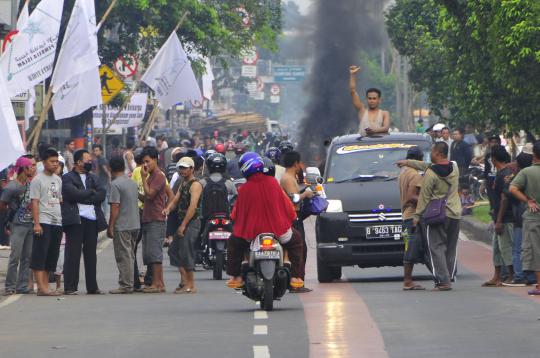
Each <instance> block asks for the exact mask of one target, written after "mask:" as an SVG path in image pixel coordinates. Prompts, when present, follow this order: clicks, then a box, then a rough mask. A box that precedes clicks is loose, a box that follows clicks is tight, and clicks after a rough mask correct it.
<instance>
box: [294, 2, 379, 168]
mask: <svg viewBox="0 0 540 358" xmlns="http://www.w3.org/2000/svg"><path fill="white" fill-rule="evenodd" d="M383 3H384V2H383V1H380V0H333V1H328V0H318V1H317V2H316V10H315V14H314V22H315V32H314V34H313V37H314V38H313V43H314V48H313V56H314V64H313V68H312V71H311V77H310V78H309V79H308V82H307V88H306V89H305V90H306V92H307V93H309V103H308V106H307V107H306V110H305V117H304V118H303V119H302V123H301V126H300V131H299V133H301V134H302V135H301V137H300V138H299V139H300V148H301V149H302V150H303V151H304V153H303V156H304V158H305V159H306V160H307V161H313V160H314V159H315V157H316V156H317V155H319V156H324V147H323V142H324V140H326V139H329V138H333V137H335V136H337V135H342V134H346V133H347V132H348V131H349V130H355V131H356V130H358V117H357V114H356V111H355V109H354V107H353V105H352V101H351V96H350V94H349V66H350V65H351V64H357V65H360V66H361V64H359V63H358V60H357V59H358V53H359V50H360V49H367V48H373V47H377V48H378V47H380V46H381V42H382V40H383V36H382V34H383V23H382V21H381V17H380V14H381V11H382V6H383ZM361 88H362V87H361V84H360V85H359V91H360V90H361ZM359 93H360V92H359ZM360 95H361V97H362V93H360Z"/></svg>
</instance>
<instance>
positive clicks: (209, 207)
mask: <svg viewBox="0 0 540 358" xmlns="http://www.w3.org/2000/svg"><path fill="white" fill-rule="evenodd" d="M225 182H226V179H225V178H221V180H220V181H218V182H214V181H213V180H211V179H210V178H206V185H205V187H204V189H203V193H202V204H201V214H202V217H203V218H204V219H208V218H209V217H210V216H211V215H213V214H218V213H223V214H229V212H230V205H229V192H228V191H227V186H226V185H225Z"/></svg>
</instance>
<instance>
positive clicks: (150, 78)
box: [142, 32, 202, 109]
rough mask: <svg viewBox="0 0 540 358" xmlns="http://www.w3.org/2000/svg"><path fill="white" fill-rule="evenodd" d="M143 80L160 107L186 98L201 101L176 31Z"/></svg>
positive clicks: (199, 92)
mask: <svg viewBox="0 0 540 358" xmlns="http://www.w3.org/2000/svg"><path fill="white" fill-rule="evenodd" d="M142 81H143V82H144V83H146V84H147V85H148V86H149V87H150V88H151V89H152V90H154V92H155V93H156V98H157V99H158V100H159V104H160V106H161V107H162V108H165V109H168V108H170V107H172V106H173V105H175V104H177V103H178V102H184V101H189V100H192V101H199V102H202V96H201V89H200V88H199V84H198V83H197V79H196V78H195V74H194V73H193V69H192V68H191V62H190V61H189V59H188V57H187V55H186V52H185V51H184V49H183V47H182V44H181V43H180V39H179V38H178V35H176V32H173V33H172V34H171V36H170V37H169V39H168V40H167V42H165V44H164V45H163V47H162V48H161V49H160V50H159V52H158V53H157V55H156V57H155V58H154V60H153V61H152V64H151V65H150V67H148V70H147V71H146V73H145V74H144V76H143V77H142Z"/></svg>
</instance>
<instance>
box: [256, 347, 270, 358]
mask: <svg viewBox="0 0 540 358" xmlns="http://www.w3.org/2000/svg"><path fill="white" fill-rule="evenodd" d="M253 357H254V358H270V349H269V348H268V346H253Z"/></svg>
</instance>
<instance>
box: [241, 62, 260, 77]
mask: <svg viewBox="0 0 540 358" xmlns="http://www.w3.org/2000/svg"><path fill="white" fill-rule="evenodd" d="M242 77H247V78H255V77H257V66H255V65H244V66H242Z"/></svg>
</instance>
